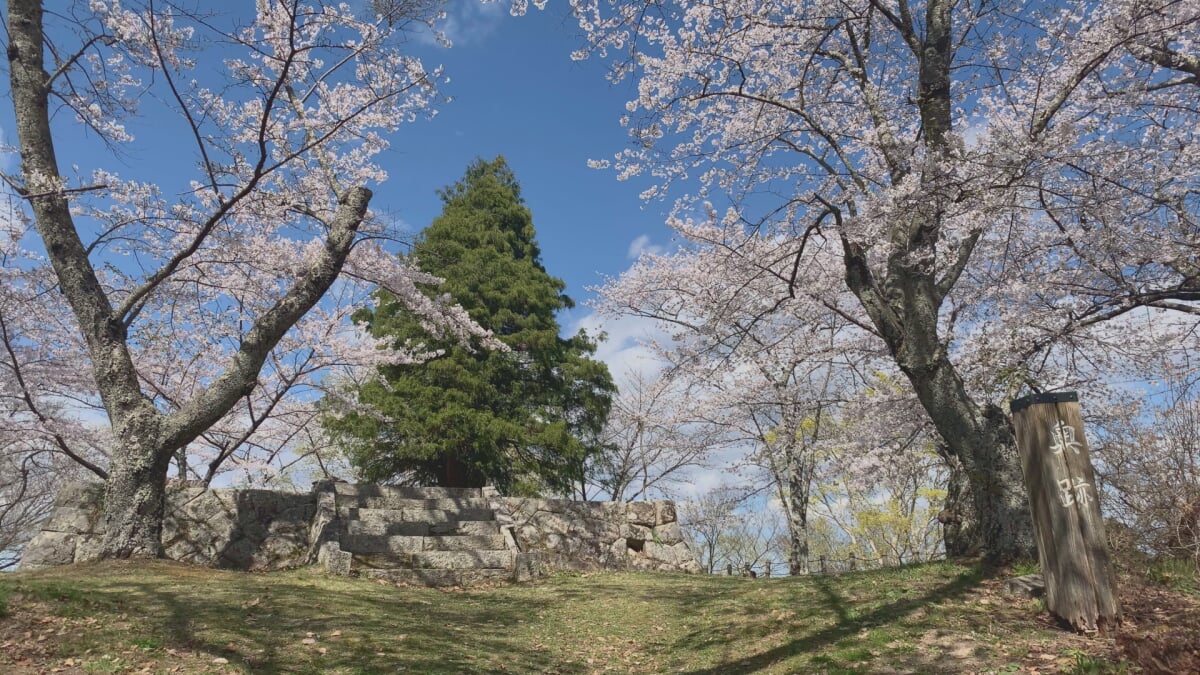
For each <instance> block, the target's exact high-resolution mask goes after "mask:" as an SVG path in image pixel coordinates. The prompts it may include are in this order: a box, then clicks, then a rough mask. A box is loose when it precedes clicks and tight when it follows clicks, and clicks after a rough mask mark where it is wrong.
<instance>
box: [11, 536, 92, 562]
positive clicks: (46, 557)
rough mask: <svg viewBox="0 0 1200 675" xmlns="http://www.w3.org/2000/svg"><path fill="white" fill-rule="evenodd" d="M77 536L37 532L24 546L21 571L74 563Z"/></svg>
mask: <svg viewBox="0 0 1200 675" xmlns="http://www.w3.org/2000/svg"><path fill="white" fill-rule="evenodd" d="M77 540H78V535H75V534H71V533H68V532H44V531H43V532H39V533H37V534H36V535H34V537H33V539H31V540H30V541H29V543H28V544H26V545H25V550H24V551H23V553H22V555H21V569H23V570H31V569H37V568H39V567H50V566H53V565H70V564H71V563H73V562H75V543H76V541H77Z"/></svg>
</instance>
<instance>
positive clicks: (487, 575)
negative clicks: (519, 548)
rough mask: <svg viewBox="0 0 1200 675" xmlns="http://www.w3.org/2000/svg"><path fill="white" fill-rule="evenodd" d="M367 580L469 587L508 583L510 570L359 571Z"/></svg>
mask: <svg viewBox="0 0 1200 675" xmlns="http://www.w3.org/2000/svg"><path fill="white" fill-rule="evenodd" d="M359 573H360V574H361V575H362V576H364V577H366V578H368V579H383V580H384V581H390V582H392V583H398V584H411V585H414V586H471V585H473V584H481V583H487V582H495V581H509V580H511V579H512V578H513V572H512V570H501V569H482V570H440V569H368V570H360V572H359Z"/></svg>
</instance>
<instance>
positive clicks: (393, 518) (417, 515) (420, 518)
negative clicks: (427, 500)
mask: <svg viewBox="0 0 1200 675" xmlns="http://www.w3.org/2000/svg"><path fill="white" fill-rule="evenodd" d="M337 513H338V517H339V518H344V519H346V520H362V521H370V522H377V523H457V522H461V521H464V520H494V519H495V517H496V514H495V513H493V512H492V510H491V509H375V508H362V507H357V506H340V505H339V506H338V508H337Z"/></svg>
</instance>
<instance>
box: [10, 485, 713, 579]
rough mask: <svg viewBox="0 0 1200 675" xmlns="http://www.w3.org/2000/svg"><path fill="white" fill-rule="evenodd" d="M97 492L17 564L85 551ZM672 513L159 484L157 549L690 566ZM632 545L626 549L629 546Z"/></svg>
mask: <svg viewBox="0 0 1200 675" xmlns="http://www.w3.org/2000/svg"><path fill="white" fill-rule="evenodd" d="M102 499H103V486H102V485H101V484H97V483H93V484H82V485H78V484H77V485H70V486H66V487H65V488H64V490H63V491H62V492H61V493H60V494H59V495H58V499H57V501H56V503H57V504H58V507H57V508H56V509H55V512H54V513H53V514H52V517H51V518H50V519H49V520H48V521H47V523H46V524H45V526H44V528H43V532H42V534H40V535H38V537H37V538H35V539H34V541H33V542H31V543H30V545H29V546H28V547H26V550H25V565H26V566H46V565H55V564H66V563H69V562H72V561H80V560H84V559H88V558H89V557H94V556H95V555H96V554H97V553H98V552H99V542H100V537H99V536H98V535H97V534H96V533H95V532H94V529H95V527H96V526H97V519H98V514H99V509H100V504H101V501H102ZM370 505H393V506H401V507H403V508H382V509H376V508H369V506H370ZM673 518H674V507H673V505H671V504H670V502H645V503H634V504H625V503H623V502H575V501H571V500H565V499H525V498H507V497H500V496H499V495H498V494H497V493H496V492H495V491H494V490H486V491H485V490H477V489H464V490H444V489H440V488H395V487H389V486H374V485H353V484H349V483H342V482H334V481H321V482H317V483H315V484H314V486H313V491H312V492H309V493H287V492H277V491H268V490H225V489H205V488H202V487H188V486H178V485H177V486H172V487H171V488H169V489H168V498H167V509H166V513H165V517H164V522H163V545H164V549H165V551H166V555H167V556H168V557H170V558H173V559H176V560H182V561H188V562H192V563H195V564H200V565H208V566H220V567H230V568H237V569H263V570H266V569H279V568H283V567H292V566H296V565H301V564H312V563H314V562H315V563H318V564H320V565H321V566H322V567H324V568H326V569H327V570H328V571H329V572H330V573H332V574H349V573H350V571H351V569H352V567H356V566H361V567H364V569H365V568H370V567H379V566H384V564H385V563H386V564H387V565H390V566H395V565H396V564H397V562H399V563H402V564H403V565H405V566H409V567H410V568H411V567H413V566H415V567H417V568H423V567H435V566H446V567H460V568H462V569H458V570H450V572H453V574H449V573H448V574H446V575H442V576H438V575H436V574H434V573H436V572H439V571H445V570H426V572H428V574H426V573H425V572H421V573H420V574H416V575H415V576H413V575H409V577H407V578H411V579H419V578H420V577H421V576H422V575H425V576H429V577H430V578H434V577H437V579H440V580H441V582H453V583H460V582H463V581H464V580H467V579H468V578H470V579H474V578H477V577H478V578H484V577H486V578H489V579H490V578H494V577H495V574H492V573H495V572H500V571H504V573H505V574H510V576H511V575H516V574H517V570H516V569H515V567H513V566H514V565H515V564H516V555H517V554H518V553H520V554H525V553H530V554H537V555H536V556H535V559H536V561H537V564H538V565H540V566H542V567H544V568H551V567H553V568H560V569H580V570H593V569H624V568H627V567H634V568H638V569H664V570H678V569H689V568H692V567H695V568H698V566H697V565H696V564H695V562H694V561H693V560H692V559H691V557H690V553H689V552H687V551H686V546H683V547H682V548H680V546H679V544H681V542H682V534H681V533H680V531H679V527H678V525H677V524H676V523H675V522H674V520H673ZM655 523H658V525H657V527H655V526H654V525H655ZM634 542H636V546H635V547H634V548H635V549H636V550H631V548H630V545H631V543H634ZM418 556H425V557H424V558H420V559H418ZM367 558H370V559H371V560H374V561H375V562H376V563H379V564H377V565H376V564H373V563H370V561H368V560H367ZM522 560H525V559H524V558H522ZM530 560H534V558H531V559H530ZM522 564H525V563H522ZM529 564H530V565H532V564H533V563H529ZM480 566H482V569H483V570H484V571H487V572H488V574H483V575H475V574H474V572H473V571H472V568H479V567H480ZM407 571H412V572H417V571H420V570H419V569H418V570H413V569H409V570H407ZM476 571H477V570H476ZM522 574H524V573H522Z"/></svg>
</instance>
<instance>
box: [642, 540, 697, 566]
mask: <svg viewBox="0 0 1200 675" xmlns="http://www.w3.org/2000/svg"><path fill="white" fill-rule="evenodd" d="M642 555H643V556H644V557H645V558H648V559H649V560H652V561H654V562H655V563H658V564H659V565H665V566H667V567H670V568H678V569H682V568H685V567H688V563H692V564H695V562H696V559H695V557H694V556H693V555H692V551H691V549H689V548H688V546H687V544H685V543H682V542H681V543H677V544H660V543H658V542H653V541H648V542H646V545H645V547H643V548H642Z"/></svg>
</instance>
